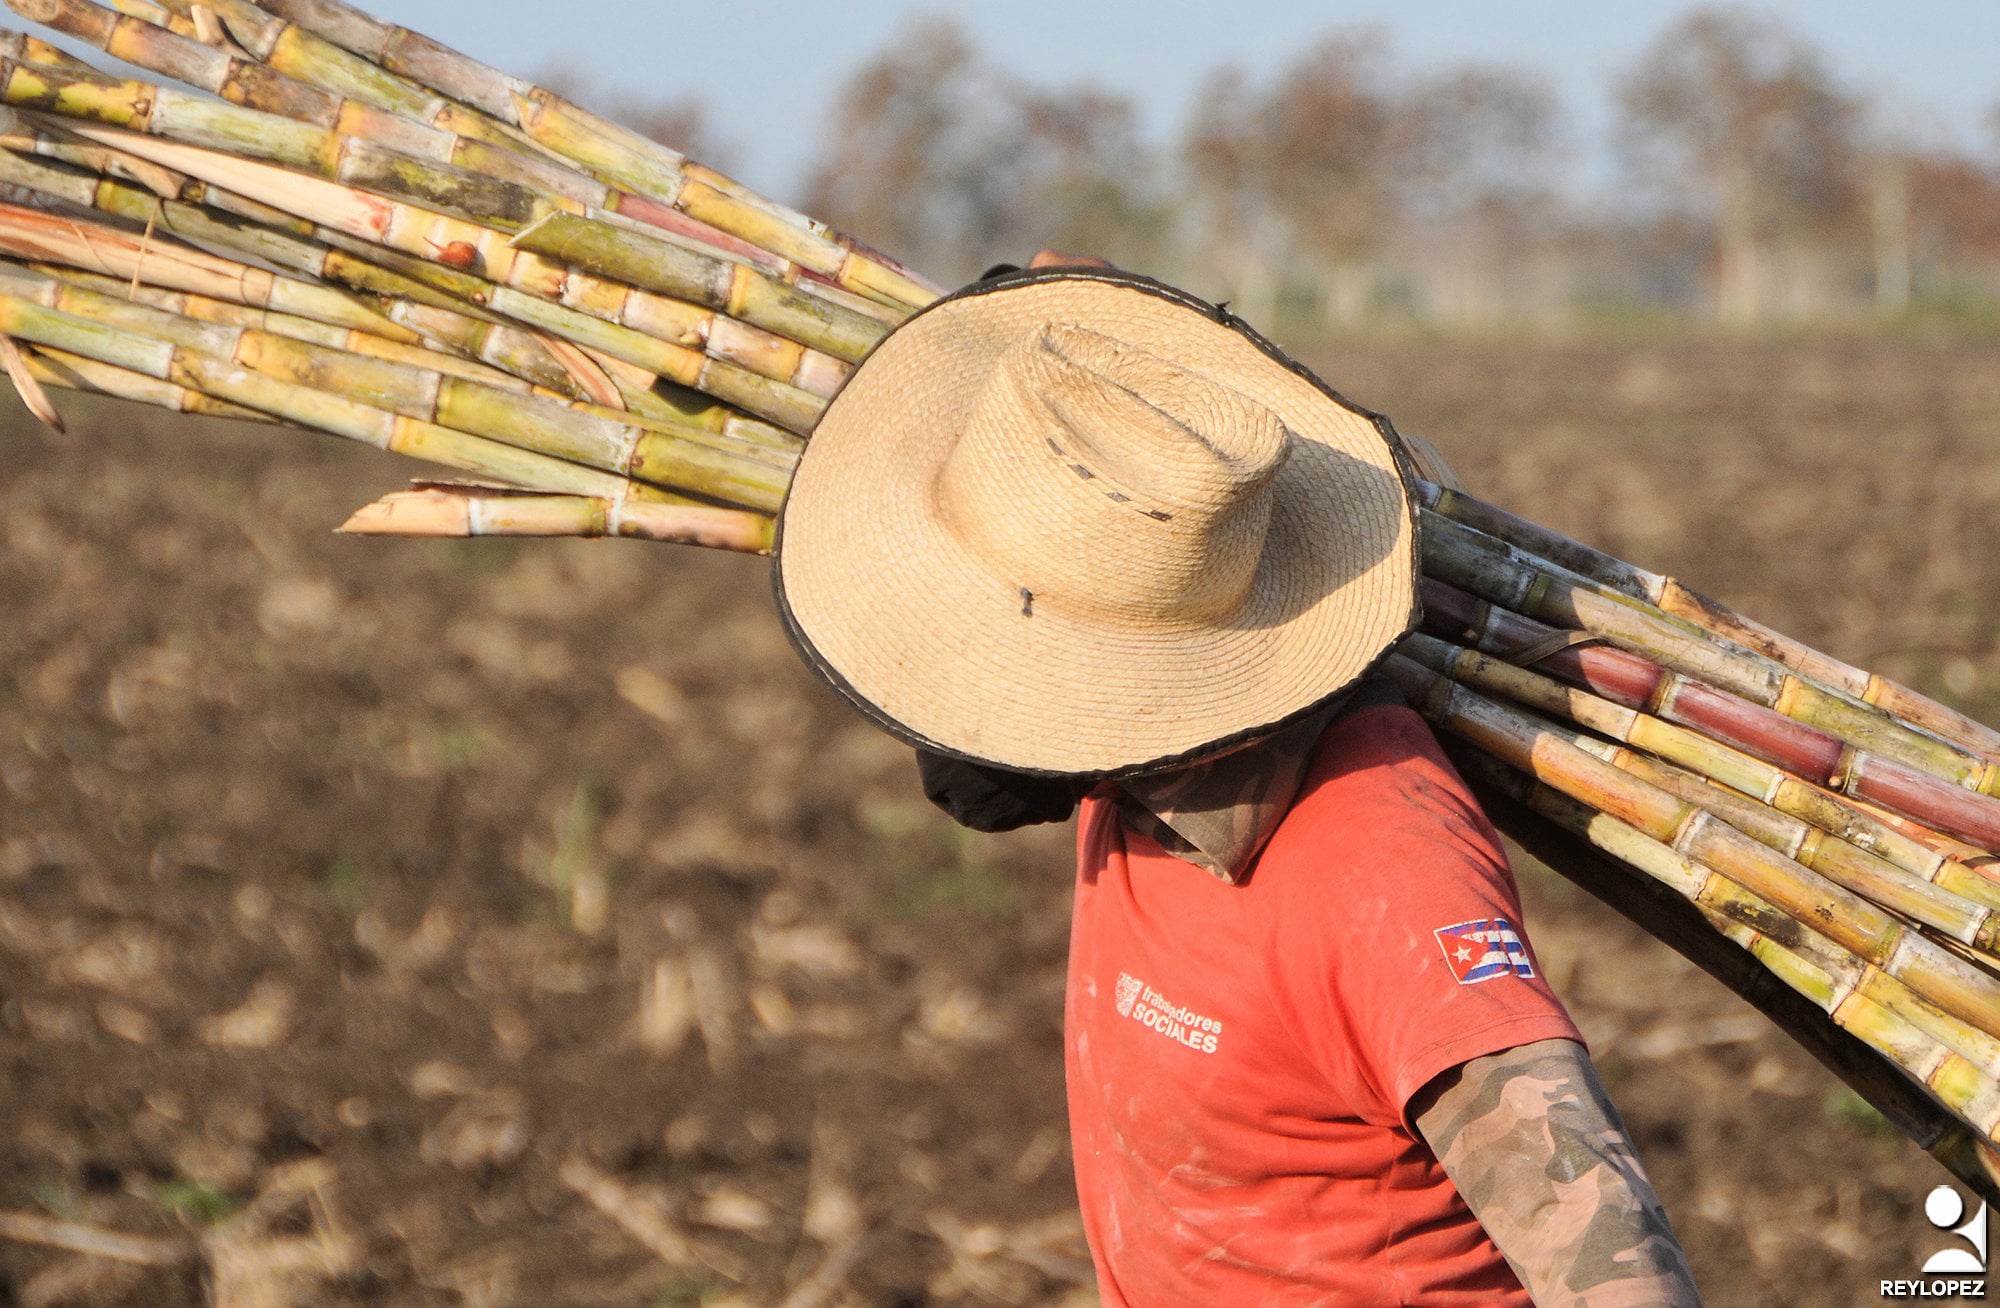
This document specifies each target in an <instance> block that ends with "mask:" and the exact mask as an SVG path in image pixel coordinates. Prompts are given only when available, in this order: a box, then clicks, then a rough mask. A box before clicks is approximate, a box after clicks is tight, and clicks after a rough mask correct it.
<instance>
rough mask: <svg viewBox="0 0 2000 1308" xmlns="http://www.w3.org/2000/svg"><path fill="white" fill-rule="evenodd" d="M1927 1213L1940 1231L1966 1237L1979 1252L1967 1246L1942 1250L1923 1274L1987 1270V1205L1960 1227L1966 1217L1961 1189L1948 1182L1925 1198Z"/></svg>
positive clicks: (1926, 1265) (1976, 1273) (1983, 1205)
mask: <svg viewBox="0 0 2000 1308" xmlns="http://www.w3.org/2000/svg"><path fill="white" fill-rule="evenodd" d="M1924 1216H1925V1217H1928V1218H1929V1219H1930V1222H1931V1225H1932V1226H1935V1227H1937V1229H1938V1230H1940V1231H1950V1232H1951V1233H1952V1234H1953V1235H1956V1236H1960V1237H1963V1238H1964V1240H1965V1241H1966V1243H1968V1244H1970V1245H1971V1246H1972V1247H1973V1248H1974V1249H1977V1250H1978V1251H1979V1252H1978V1253H1970V1252H1967V1251H1966V1250H1964V1249H1940V1250H1939V1251H1938V1252H1936V1253H1934V1254H1932V1255H1931V1256H1930V1259H1929V1260H1928V1261H1927V1262H1925V1263H1924V1275H1926V1276H1929V1275H1931V1274H1933V1273H1943V1274H1945V1275H1951V1274H1954V1273H1965V1272H1970V1273H1972V1274H1974V1275H1980V1274H1982V1273H1984V1272H1985V1271H1986V1205H1985V1204H1983V1203H1982V1204H1980V1205H1979V1211H1978V1212H1976V1213H1974V1214H1973V1215H1972V1218H1971V1220H1970V1221H1968V1222H1966V1223H1965V1225H1963V1226H1959V1225H1957V1224H1956V1223H1957V1222H1958V1219H1959V1218H1961V1217H1964V1216H1965V1200H1963V1199H1961V1198H1959V1197H1958V1191H1956V1190H1954V1189H1952V1188H1951V1187H1950V1186H1948V1185H1941V1186H1939V1187H1937V1189H1935V1190H1932V1191H1931V1192H1930V1195H1929V1196H1928V1197H1927V1198H1926V1199H1925V1200H1924Z"/></svg>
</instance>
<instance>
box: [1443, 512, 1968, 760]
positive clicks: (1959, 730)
mask: <svg viewBox="0 0 2000 1308" xmlns="http://www.w3.org/2000/svg"><path fill="white" fill-rule="evenodd" d="M1416 489H1417V495H1418V499H1419V502H1421V503H1422V504H1423V505H1424V507H1425V508H1427V509H1430V510H1432V511H1434V512H1436V513H1438V514H1439V515H1440V516H1443V517H1446V518H1450V519H1451V520H1453V521H1454V522H1458V523H1461V524H1463V525H1465V526H1468V527H1473V528H1475V529H1477V530H1479V531H1482V532H1484V533H1486V534H1487V535H1489V536H1493V537H1495V538H1496V539H1499V540H1502V541H1505V542H1506V543H1508V544H1509V545H1512V546H1515V547H1516V548H1518V549H1521V550H1524V551H1526V552H1527V553H1529V554H1533V555H1536V556H1538V557H1540V558H1544V559H1547V560H1549V561H1550V562H1552V563H1555V564H1556V565H1558V566H1559V567H1562V568H1566V569H1568V570H1569V571H1571V572H1574V573H1577V574H1578V575H1580V576H1583V577H1587V578H1589V579H1591V580H1593V581H1597V582H1601V583H1603V584H1605V585H1607V586H1610V587H1612V588H1614V589H1616V590H1618V591H1620V592H1622V593H1624V594H1627V595H1630V596H1632V597H1633V598H1635V599H1640V600H1644V601H1646V602H1647V603H1650V604H1653V605H1656V606H1658V607H1659V608H1660V609H1661V610H1662V611H1663V612H1665V613H1668V614H1671V615H1672V616H1674V617H1678V618H1682V619H1685V620H1687V621H1689V622H1692V623H1694V624H1695V625H1697V626H1699V627H1701V628H1703V629H1704V630H1706V631H1710V632H1713V633H1714V634H1716V635H1718V636H1721V637H1723V638H1724V639H1727V640H1731V641H1734V642H1735V643H1736V644H1738V645H1741V646H1743V647H1744V648H1746V649H1749V650H1752V651H1755V652H1756V653H1759V654H1762V655H1764V656H1765V657H1766V658H1769V659H1771V660H1773V661H1775V662H1777V663H1780V664H1783V665H1784V666H1785V667H1788V668H1790V669H1792V670H1793V671H1795V672H1798V673H1800V674H1801V675H1803V676H1805V677H1808V678H1810V679H1811V680H1814V681H1817V682H1820V683H1822V684H1823V685H1826V686H1828V687H1831V688H1832V689H1835V690H1838V691H1841V692H1843V693H1845V694H1848V695H1851V696H1853V697H1855V698H1857V699H1859V700H1861V701H1863V702H1865V703H1868V704H1872V705H1874V706H1875V707H1877V708H1880V709H1882V710H1883V711H1884V712H1886V713H1889V714H1892V715H1894V716H1895V717H1897V718H1900V719H1902V720H1903V721H1905V722H1908V723H1911V724H1912V725H1915V726H1918V727H1922V728H1923V729H1924V730H1926V731H1929V732H1932V733H1933V734H1935V735H1938V736H1942V737H1943V738H1944V739H1946V740H1948V741H1951V742H1952V743H1953V744H1956V745H1958V746H1960V747H1961V748H1963V749H1966V750H1968V751H1970V752H1972V753H1975V754H1978V755H1981V756H1982V757H1985V758H1988V759H2000V732H1996V731H1994V730H1993V729H1992V728H1991V727H1988V726H1986V725H1985V724H1984V723H1980V722H1975V721H1974V720H1973V719H1971V718H1969V717H1967V716H1966V715H1964V714H1963V713H1959V712H1957V711H1956V710H1954V709H1949V708H1946V707H1945V706H1944V705H1942V704H1939V703H1938V702H1937V701H1935V700H1933V699H1931V698H1929V697H1928V696H1925V695H1922V694H1920V693H1918V692H1917V691H1914V690H1912V689H1910V688H1909V687H1907V686H1904V685H1901V684H1900V683H1898V682H1895V681H1891V680H1890V679H1888V678H1886V677H1881V676H1877V675H1876V674H1874V673H1871V672H1868V671H1865V670H1864V669H1861V668H1857V667H1854V666H1852V665H1851V664H1847V663H1843V662H1841V661H1840V660H1839V659H1836V658H1832V657H1830V656H1828V655H1826V654H1823V653H1821V652H1820V651H1818V650H1816V649H1813V648H1812V647H1811V646H1809V645H1806V644H1805V643H1803V642H1801V641H1798V640H1794V639H1792V638H1791V637H1789V636H1786V635H1784V634H1783V633H1781V632H1778V631H1774V630H1773V629H1771V628H1770V627H1767V626H1765V625H1764V624H1762V623H1760V622H1756V621H1753V620H1752V619H1749V618H1746V617H1744V616H1743V615H1741V614H1739V613H1737V612H1735V611H1734V610H1733V609H1731V608H1729V607H1728V606H1727V605H1725V604H1722V603H1721V602H1719V601H1717V600H1714V599H1710V598H1709V597H1708V596H1706V595H1703V594H1701V593H1700V592H1698V591H1696V590H1694V589H1693V588H1692V587H1689V586H1686V585H1683V584H1682V583H1681V582H1680V581H1678V580H1676V579H1675V578H1673V577H1669V576H1664V575H1662V574H1660V573H1656V572H1648V571H1646V570H1645V569H1643V568H1637V567H1634V566H1633V565H1631V564H1629V563H1626V562H1624V561H1622V560H1620V559H1617V558H1614V557H1612V556H1611V555H1609V554H1606V553H1604V552H1603V551H1602V550H1596V549H1592V548H1591V547H1589V546H1587V545H1583V544H1580V543H1578V542H1576V541H1574V540H1570V539H1569V538H1567V537H1565V536H1563V535H1562V534H1561V533H1559V532H1555V531H1551V530H1549V529H1548V528H1546V527H1541V526H1537V525H1536V524H1534V523H1532V522H1529V521H1528V520H1527V519H1525V518H1522V517H1518V516H1517V515H1515V514H1512V513H1509V512H1507V511H1506V510H1505V509H1501V508H1497V507H1495V506H1494V505H1491V504H1488V503H1486V502H1484V501H1483V500H1479V499H1476V498H1474V497H1472V496H1470V495H1467V494H1466V493H1464V492H1463V491H1461V490H1456V489H1451V488H1447V487H1443V486H1437V485H1433V484H1431V483H1428V482H1422V483H1419V484H1418V486H1417V488H1416Z"/></svg>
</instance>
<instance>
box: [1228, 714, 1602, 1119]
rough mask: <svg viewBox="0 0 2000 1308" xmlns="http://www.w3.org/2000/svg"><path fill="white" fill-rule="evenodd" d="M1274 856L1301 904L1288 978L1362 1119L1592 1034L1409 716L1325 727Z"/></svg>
mask: <svg viewBox="0 0 2000 1308" xmlns="http://www.w3.org/2000/svg"><path fill="white" fill-rule="evenodd" d="M1273 859H1279V860H1283V864H1282V866H1283V867H1284V869H1285V871H1284V876H1285V880H1286V889H1285V895H1286V898H1287V901H1288V904H1289V908H1290V911H1288V913H1287V914H1286V924H1287V930H1286V932H1285V936H1286V939H1285V947H1284V948H1283V950H1282V951H1281V953H1280V958H1279V962H1278V967H1279V969H1280V973H1279V975H1278V977H1277V978H1276V981H1277V984H1278V985H1279V987H1280V989H1281V991H1282V992H1283V994H1284V995H1285V996H1286V1000H1287V1002H1286V1007H1287V1008H1288V1009H1290V1010H1291V1020H1292V1021H1293V1022H1294V1023H1295V1024H1296V1025H1297V1027H1298V1028H1299V1031H1298V1034H1299V1038H1300V1040H1301V1042H1302V1043H1303V1045H1304V1046H1305V1048H1306V1050H1307V1052H1308V1055H1309V1056H1310V1057H1311V1058H1312V1060H1313V1062H1314V1063H1315V1065H1316V1066H1318V1067H1319V1069H1320V1070H1321V1072H1322V1073H1323V1074H1325V1075H1326V1076H1327V1077H1328V1079H1329V1080H1330V1081H1331V1082H1332V1083H1333V1084H1334V1085H1335V1086H1336V1087H1337V1088H1339V1089H1341V1090H1343V1091H1344V1092H1345V1093H1346V1096H1347V1098H1349V1099H1350V1101H1353V1102H1354V1104H1355V1108H1356V1112H1357V1115H1358V1116H1361V1117H1362V1118H1364V1119H1365V1120H1370V1121H1374V1122H1377V1123H1379V1124H1382V1125H1389V1124H1400V1125H1407V1124H1408V1123H1407V1120H1406V1116H1405V1110H1406V1108H1407V1107H1408V1105H1409V1102H1410V1100H1411V1098H1413V1097H1414V1096H1415V1095H1416V1093H1417V1091H1418V1090H1420V1089H1422V1088H1423V1086H1424V1085H1425V1084H1426V1083H1427V1082H1429V1081H1430V1080H1431V1079H1432V1078H1433V1077H1435V1076H1437V1075H1438V1074H1439V1073H1440V1072H1443V1071H1445V1070H1446V1069H1448V1068H1452V1067H1456V1066H1458V1065H1459V1064H1460V1063H1464V1062H1466V1061H1468V1060H1470V1059H1474V1058H1478V1057H1480V1056H1482V1055H1485V1054H1491V1053H1497V1052H1499V1051H1500V1050H1503V1049H1511V1048H1513V1047H1515V1046H1516V1045H1523V1044H1528V1043H1530V1042H1532V1041H1536V1040H1548V1039H1558V1038H1560V1039H1571V1040H1580V1039H1581V1037H1580V1036H1579V1035H1578V1033H1577V1030H1576V1026H1575V1024H1574V1023H1573V1022H1571V1021H1570V1018H1569V1015H1568V1014H1567V1013H1566V1012H1565V1011H1564V1010H1563V1006H1562V1002H1561V1001H1560V1000H1559V999H1557V998H1556V996H1555V993H1554V992H1553V991H1552V990H1550V989H1549V986H1548V982H1547V980H1546V979H1545V978H1544V976H1543V974H1542V969H1541V966H1540V964H1539V962H1538V961H1537V960H1536V958H1535V956H1534V953H1533V951H1532V949H1531V948H1530V946H1529V943H1528V937H1527V933H1526V931H1525V930H1524V929H1523V925H1522V920H1521V906H1520V897H1519V894H1518V892H1517V890H1516V888H1515V885H1514V880H1513V876H1512V874H1511V873H1510V872H1509V870H1508V868H1507V862H1506V855H1505V854H1504V853H1503V852H1502V850H1501V847H1500V844H1499V838H1498V836H1497V835H1496V833H1495V832H1494V831H1493V828H1492V826H1491V824H1490V823H1488V822H1487V820H1486V817H1485V815H1484V814H1483V813H1482V812H1481V811H1480V809H1479V806H1478V804H1477V802H1476V801H1474V800H1473V798H1472V796H1471V793H1470V792H1469V791H1468V790H1467V789H1466V787H1465V784H1464V782H1463V781H1462V780H1461V779H1460V778H1459V776H1458V774H1457V772H1456V771H1455V770H1454V769H1453V768H1452V766H1451V764H1450V763H1449V762H1448V761H1447V760H1446V759H1445V757H1444V755H1443V753H1442V751H1440V750H1439V748H1438V745H1437V741H1436V739H1435V738H1434V737H1432V735H1431V734H1430V729H1429V728H1428V727H1427V726H1425V725H1424V722H1423V720H1422V719H1421V718H1419V717H1417V716H1416V715H1415V714H1414V713H1412V712H1410V711H1409V710H1408V709H1406V708H1401V707H1382V708H1372V709H1368V710H1365V711H1363V712H1360V713H1356V714H1353V715H1351V716H1349V717H1347V718H1343V719H1341V720H1340V721H1338V722H1336V723H1335V724H1334V725H1333V726H1332V727H1331V728H1330V729H1329V730H1328V732H1327V733H1326V735H1325V736H1323V737H1322V738H1321V740H1320V743H1319V746H1318V748H1317V750H1316V752H1315V755H1314V759H1313V764H1312V767H1311V769H1310V770H1309V771H1308V773H1307V776H1306V780H1305V783H1304V785H1303V786H1302V787H1301V790H1300V797H1299V799H1298V800H1297V802H1296V803H1295V804H1294V806H1293V809H1292V812H1291V813H1290V814H1289V815H1288V816H1287V817H1286V819H1285V822H1284V823H1283V825H1281V826H1280V827H1279V829H1278V832H1277V834H1276V835H1275V836H1274V837H1273V838H1272V843H1271V847H1270V848H1269V849H1267V850H1266V852H1265V855H1264V859H1263V861H1262V865H1260V869H1259V872H1260V873H1261V871H1262V870H1263V867H1265V866H1269V865H1271V862H1272V860H1273Z"/></svg>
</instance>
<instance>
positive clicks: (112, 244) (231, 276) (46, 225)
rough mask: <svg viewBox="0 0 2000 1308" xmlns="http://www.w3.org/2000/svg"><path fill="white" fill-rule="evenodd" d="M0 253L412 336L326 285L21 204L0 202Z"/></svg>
mask: <svg viewBox="0 0 2000 1308" xmlns="http://www.w3.org/2000/svg"><path fill="white" fill-rule="evenodd" d="M0 253H4V254H7V255H11V256H13V257H14V258H16V259H21V260H24V261H30V262H48V263H61V264H67V265H69V266H71V267H74V268H82V269H86V270H89V271H92V272H98V273H103V274H104V275H106V276H109V277H116V278H118V279H119V280H121V281H132V280H137V279H140V278H141V276H142V274H143V279H144V280H146V281H149V282H153V283H156V284H159V285H163V286H170V287H172V288H174V289H176V290H185V291H193V292H195V293H197V294H200V295H207V296H210V297H212V298H215V299H221V300H234V301H236V302H237V303H240V304H249V305H254V306H256V307H258V308H266V309H273V310H276V311H277V312H280V313H289V314H295V315H297V316H299V317H302V318H313V319H317V320H318V321H321V322H327V323H333V324H335V325H337V326H342V327H348V328H353V329H356V330H360V331H365V332H369V333H371V334H373V335H377V336H386V337H389V338H391V339H398V338H403V339H409V340H415V339H416V337H415V335H414V334H413V333H410V332H409V330H408V329H407V328H403V327H400V326H398V325H397V324H396V323H394V322H392V321H390V320H389V319H387V318H385V317H384V316H383V315H381V314H379V313H377V312H375V310H374V309H373V308H372V307H371V306H370V305H368V304H367V303H366V302H364V301H362V300H360V299H357V298H356V297H354V296H352V295H350V294H348V293H346V292H343V291H339V290H335V289H334V288H332V287H329V286H317V285H313V284H312V283H309V282H304V281H300V280H298V279H296V278H292V277H282V276H279V275H278V274H276V273H272V272H268V271H266V270H265V269H262V268H255V267H252V266H250V265H248V264H244V263H239V262H236V261H234V260H229V259H223V258H220V257H218V256H216V255H212V254H207V253H204V252H202V251H198V250H191V249H188V248H186V247H184V246H181V245H178V244H175V243H173V242H170V241H152V242H149V241H147V240H145V239H144V237H142V236H138V235H134V234H132V233H129V232H121V231H118V230H116V229H114V228H110V227H104V226H101V225H91V224H85V223H79V222H78V221H76V220H75V219H71V218H64V217H61V216H59V215H54V214H49V213H44V212H41V211H39V210H36V209H31V208H27V207H25V206H22V205H14V204H0Z"/></svg>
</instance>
